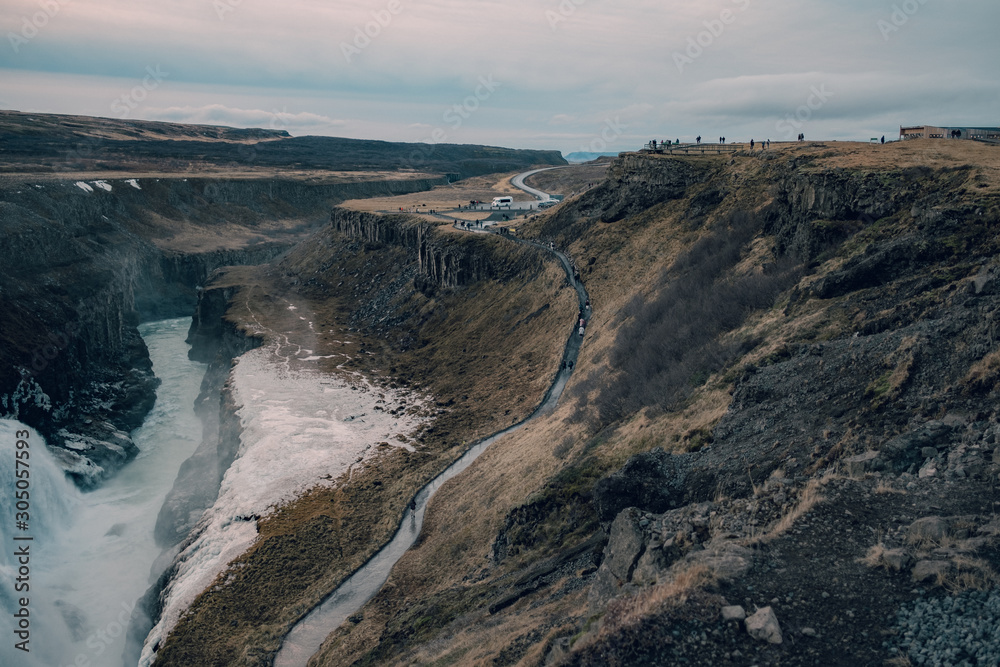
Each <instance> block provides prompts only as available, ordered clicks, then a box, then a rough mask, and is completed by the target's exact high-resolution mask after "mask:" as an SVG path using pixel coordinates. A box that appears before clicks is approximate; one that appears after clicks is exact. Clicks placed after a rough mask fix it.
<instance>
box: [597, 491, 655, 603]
mask: <svg viewBox="0 0 1000 667" xmlns="http://www.w3.org/2000/svg"><path fill="white" fill-rule="evenodd" d="M639 520H640V512H639V510H637V509H636V508H634V507H630V508H628V509H626V510H625V511H623V512H621V513H620V514H619V515H618V516H617V517H616V518H615V521H614V523H613V524H611V534H610V536H609V537H608V544H607V546H605V547H604V560H603V561H602V562H601V567H600V568H599V569H598V570H597V576H596V577H595V578H594V583H593V584H592V585H591V588H590V595H589V599H590V602H591V604H593V605H595V606H603V605H605V604H607V602H608V600H610V599H611V598H613V597H615V596H616V595H619V594H620V593H621V592H622V589H623V588H624V587H625V586H626V584H628V583H629V582H630V581H631V580H632V573H633V571H634V570H635V567H636V564H637V563H638V561H639V558H640V556H642V554H643V551H644V550H645V543H644V540H643V533H642V529H641V528H640V527H639Z"/></svg>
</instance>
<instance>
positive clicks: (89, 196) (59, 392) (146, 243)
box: [0, 178, 441, 487]
mask: <svg viewBox="0 0 1000 667" xmlns="http://www.w3.org/2000/svg"><path fill="white" fill-rule="evenodd" d="M440 182H441V179H437V178H430V179H410V180H402V181H396V182H387V181H376V182H366V181H359V182H338V183H318V184H311V183H307V182H302V181H294V180H287V179H286V180H282V179H274V180H267V179H253V180H248V181H224V180H214V179H183V178H163V179H155V178H150V179H145V178H140V179H131V180H110V181H90V182H83V181H81V182H79V183H77V182H66V181H52V180H41V181H38V182H31V181H13V182H8V183H7V184H6V186H5V188H4V189H3V190H2V200H0V219H2V232H3V233H2V234H0V257H2V258H3V262H2V263H0V285H2V290H0V306H2V307H3V308H4V311H5V313H6V315H7V316H6V317H5V319H4V325H3V330H2V333H0V411H2V413H4V414H10V415H14V416H17V417H18V418H20V419H22V420H23V421H25V422H26V423H28V424H31V425H32V426H35V427H36V428H38V429H39V430H40V431H41V432H42V433H43V434H44V435H45V436H46V439H47V441H48V442H49V443H50V445H51V446H52V448H53V451H54V453H55V454H56V456H57V458H58V459H59V460H60V462H61V464H62V465H63V467H64V468H65V469H66V470H67V471H68V472H69V473H70V474H71V475H72V476H73V478H74V479H75V480H76V482H77V483H78V484H80V485H81V486H83V487H90V486H93V485H95V484H97V483H99V482H100V481H101V480H102V479H104V478H106V477H107V476H109V475H111V474H113V473H114V472H115V471H116V470H117V469H118V468H119V467H121V465H123V464H124V463H125V462H127V461H128V460H130V459H131V458H133V457H134V456H135V455H136V453H137V450H136V448H135V445H134V444H133V443H132V441H131V439H130V437H129V435H128V432H129V431H130V430H131V429H134V428H136V427H138V426H139V425H140V424H141V422H142V419H143V417H144V416H145V414H146V412H147V411H148V410H149V408H150V407H151V406H152V403H153V401H154V400H155V389H156V380H155V378H154V376H153V374H152V369H151V365H150V362H149V358H148V353H147V351H146V349H145V345H144V344H143V342H142V340H141V337H140V336H139V334H138V331H137V329H136V326H137V325H138V323H139V322H140V321H144V320H154V319H164V318H168V317H178V316H182V315H187V314H189V313H191V312H192V311H193V310H194V308H195V305H196V303H197V299H198V289H199V287H200V286H201V285H203V284H204V283H205V282H206V280H207V279H208V276H209V274H210V273H211V272H212V271H213V270H214V269H216V268H217V267H220V266H228V265H238V264H258V263H262V262H266V261H270V260H272V259H274V258H275V257H277V256H278V255H279V254H280V253H282V252H284V251H285V250H287V249H288V248H289V247H291V245H293V244H294V243H295V242H296V241H297V240H299V239H301V238H302V237H304V236H305V235H306V234H308V233H309V232H310V231H311V228H313V227H314V226H315V225H316V224H317V223H318V222H319V221H321V220H322V219H324V218H325V217H326V216H327V215H328V212H329V210H330V207H331V206H332V205H334V204H336V203H337V202H339V201H342V200H343V199H344V198H348V197H364V196H370V195H372V194H392V193H397V192H412V191H415V190H417V191H419V190H424V189H427V188H430V187H432V186H433V185H436V184H438V183H440ZM282 221H284V222H282ZM213 335H214V334H213Z"/></svg>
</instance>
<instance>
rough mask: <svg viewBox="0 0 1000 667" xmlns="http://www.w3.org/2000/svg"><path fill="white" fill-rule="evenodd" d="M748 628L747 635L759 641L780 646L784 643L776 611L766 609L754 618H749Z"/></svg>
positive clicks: (758, 612)
mask: <svg viewBox="0 0 1000 667" xmlns="http://www.w3.org/2000/svg"><path fill="white" fill-rule="evenodd" d="M746 626H747V633H748V634H749V635H750V636H751V637H753V638H754V639H756V640H757V641H762V642H768V643H769V644H780V643H781V641H782V637H781V626H780V625H778V617H777V616H775V615H774V610H773V609H771V608H770V607H764V608H763V609H760V610H758V611H757V613H756V614H754V615H753V616H750V617H748V618H747V620H746Z"/></svg>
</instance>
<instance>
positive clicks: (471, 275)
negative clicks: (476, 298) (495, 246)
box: [330, 208, 538, 292]
mask: <svg viewBox="0 0 1000 667" xmlns="http://www.w3.org/2000/svg"><path fill="white" fill-rule="evenodd" d="M330 222H331V229H332V230H334V231H336V232H338V233H340V234H343V235H344V236H346V237H348V238H350V239H356V240H359V241H364V242H366V243H372V244H386V245H392V246H395V247H399V248H403V249H406V250H408V251H411V252H412V253H414V255H415V258H416V260H417V274H418V275H417V279H416V286H417V288H418V289H420V290H421V291H425V292H432V291H433V290H434V289H435V288H444V289H452V288H456V287H460V286H463V285H471V284H472V283H475V282H478V281H480V280H489V279H504V278H509V277H511V276H513V275H515V274H516V273H517V272H518V271H520V270H523V269H524V268H525V267H524V266H518V265H512V264H509V263H504V262H498V261H497V260H496V257H495V256H493V255H492V254H491V252H490V250H489V246H488V245H484V244H482V243H476V242H474V241H472V240H470V239H469V238H468V237H467V236H459V235H446V234H441V233H435V232H433V231H432V230H433V229H434V227H433V226H432V225H430V224H428V223H426V222H423V221H420V220H416V219H414V218H412V217H408V216H405V215H385V216H380V215H374V214H371V213H363V212H360V211H351V210H348V209H340V208H338V209H336V210H335V211H334V212H333V215H332V216H331V218H330ZM537 267H538V264H537V262H536V263H535V266H534V267H532V268H535V269H537Z"/></svg>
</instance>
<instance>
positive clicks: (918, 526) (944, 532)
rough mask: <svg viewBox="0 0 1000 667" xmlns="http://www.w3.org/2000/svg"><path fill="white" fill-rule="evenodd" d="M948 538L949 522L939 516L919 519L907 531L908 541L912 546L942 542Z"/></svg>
mask: <svg viewBox="0 0 1000 667" xmlns="http://www.w3.org/2000/svg"><path fill="white" fill-rule="evenodd" d="M947 536H948V521H947V520H946V519H943V518H941V517H939V516H925V517H923V518H922V519H917V520H916V521H914V522H913V523H911V524H910V527H909V528H907V529H906V539H907V540H909V541H910V542H911V543H912V544H916V543H918V542H941V541H942V540H944V538H945V537H947Z"/></svg>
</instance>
